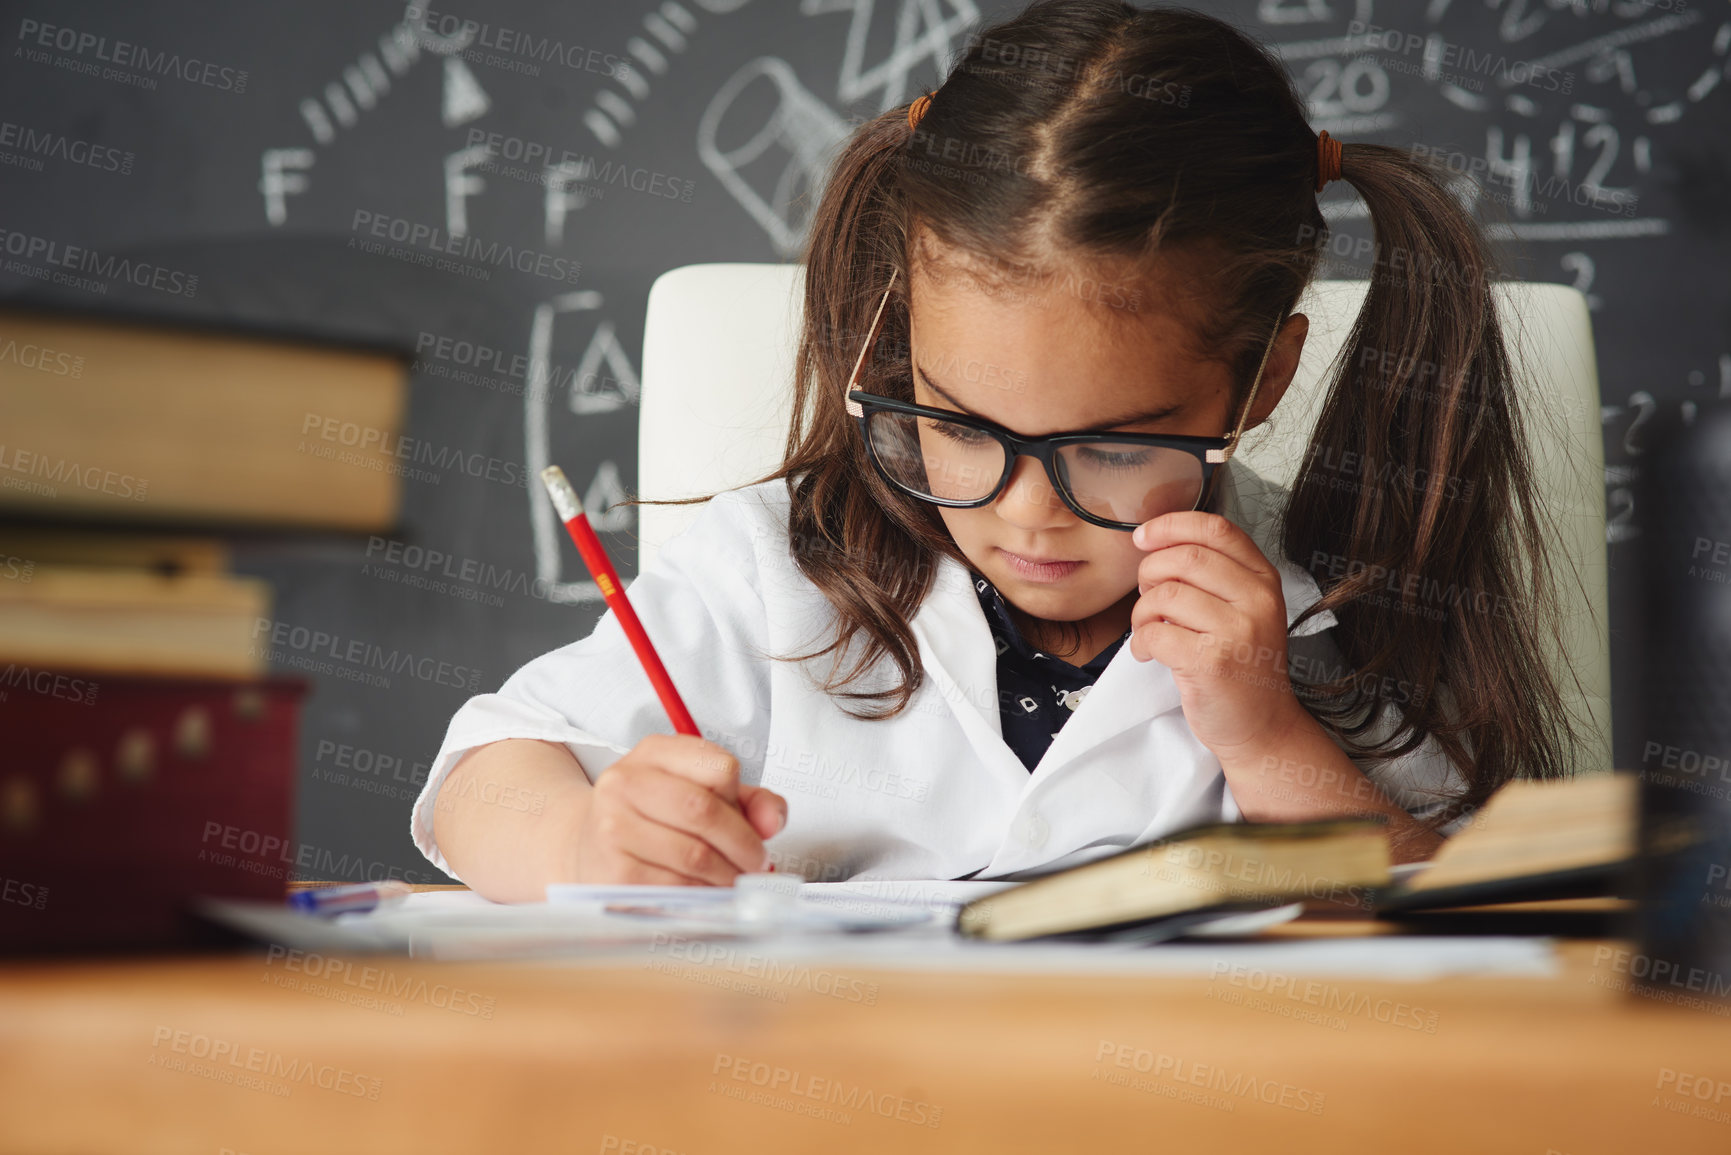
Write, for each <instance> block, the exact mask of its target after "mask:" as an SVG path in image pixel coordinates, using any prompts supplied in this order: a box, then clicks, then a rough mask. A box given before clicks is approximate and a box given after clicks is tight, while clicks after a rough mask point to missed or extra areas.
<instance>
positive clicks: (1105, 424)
mask: <svg viewBox="0 0 1731 1155" xmlns="http://www.w3.org/2000/svg"><path fill="white" fill-rule="evenodd" d="M914 372H916V373H918V374H919V375H920V379H921V380H923V381H924V382H925V383H926V387H927V388H928V389H930V390H931V391H932V392H933V393H936V394H937V395H938V396H939V397H942V398H943V399H944V400H945V401H948V402H949V403H950V404H951V405H954V406H955V407H956V408H957V409H959V410H961V411H962V412H963V413H966V414H967V415H968V416H969V417H978V418H980V419H981V420H982V421H984V420H989V418H987V417H986V415H985V414H983V413H976V412H975V411H974V410H972V409H969V408H968V407H967V406H966V405H963V404H962V403H961V402H960V401H957V400H956V398H955V396H954V395H953V394H951V393H950V391H949V390H948V389H945V388H944V387H943V386H942V385H939V384H938V383H937V382H936V381H935V380H933V379H932V375H931V374H930V373H928V372H926V370H925V368H924V366H922V365H920V364H919V363H918V362H917V361H916V362H914ZM1183 408H1184V405H1183V403H1182V402H1180V403H1178V404H1176V405H1162V406H1161V407H1160V408H1158V409H1148V410H1144V411H1143V412H1141V413H1132V414H1130V415H1129V416H1127V417H1120V418H1118V419H1117V420H1116V421H1102V422H1100V423H1099V424H1097V425H1090V426H1088V428H1090V429H1115V428H1117V427H1118V426H1120V425H1140V424H1142V423H1143V422H1144V421H1164V420H1166V419H1167V418H1168V417H1172V416H1174V415H1176V414H1177V413H1178V411H1179V410H1180V409H1183Z"/></svg>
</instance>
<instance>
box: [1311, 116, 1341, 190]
mask: <svg viewBox="0 0 1731 1155" xmlns="http://www.w3.org/2000/svg"><path fill="white" fill-rule="evenodd" d="M1339 179H1340V142H1339V141H1338V140H1335V139H1334V138H1333V137H1331V136H1329V135H1328V130H1327V129H1326V128H1325V129H1323V130H1322V131H1321V132H1319V133H1317V134H1316V191H1317V192H1321V191H1322V186H1323V185H1325V184H1327V183H1328V182H1329V181H1331V180H1339Z"/></svg>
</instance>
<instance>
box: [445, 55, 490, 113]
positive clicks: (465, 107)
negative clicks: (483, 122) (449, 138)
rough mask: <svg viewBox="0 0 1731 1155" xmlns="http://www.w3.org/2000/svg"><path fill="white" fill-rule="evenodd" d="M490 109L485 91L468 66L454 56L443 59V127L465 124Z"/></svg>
mask: <svg viewBox="0 0 1731 1155" xmlns="http://www.w3.org/2000/svg"><path fill="white" fill-rule="evenodd" d="M492 107H493V102H492V101H491V100H489V99H487V90H486V89H484V88H482V87H481V82H480V81H479V80H476V79H475V74H474V73H473V72H470V71H469V66H468V65H467V64H464V63H463V62H462V61H461V60H459V59H458V58H457V57H455V56H447V57H445V108H444V120H445V127H446V128H455V127H456V126H457V125H459V124H467V123H469V121H471V120H474V119H475V118H476V117H477V116H485V115H486V113H487V110H488V109H489V108H492Z"/></svg>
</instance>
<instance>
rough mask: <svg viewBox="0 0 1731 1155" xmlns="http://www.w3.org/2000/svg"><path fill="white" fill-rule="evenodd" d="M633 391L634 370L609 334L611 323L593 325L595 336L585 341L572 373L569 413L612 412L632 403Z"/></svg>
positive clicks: (635, 400) (636, 387) (634, 392)
mask: <svg viewBox="0 0 1731 1155" xmlns="http://www.w3.org/2000/svg"><path fill="white" fill-rule="evenodd" d="M603 365H605V367H606V371H605V372H603V371H602V367H603ZM637 390H638V384H637V371H636V370H635V369H633V368H632V367H631V358H630V357H628V356H627V355H626V353H625V348H624V346H622V345H620V343H619V337H618V336H617V335H616V334H615V333H614V331H613V322H612V321H602V322H601V323H600V324H599V325H596V326H595V335H594V336H593V337H591V338H589V347H588V348H587V349H585V350H583V359H582V360H581V361H579V362H577V372H576V373H574V374H572V377H571V392H570V394H569V397H568V401H569V404H570V406H571V412H573V413H579V414H589V413H612V412H613V411H614V410H616V409H619V408H621V407H623V406H626V405H634V404H636V403H637Z"/></svg>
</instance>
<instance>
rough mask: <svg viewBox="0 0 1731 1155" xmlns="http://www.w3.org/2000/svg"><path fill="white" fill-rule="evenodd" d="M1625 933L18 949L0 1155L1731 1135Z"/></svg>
mask: <svg viewBox="0 0 1731 1155" xmlns="http://www.w3.org/2000/svg"><path fill="white" fill-rule="evenodd" d="M1315 929H1316V930H1322V929H1323V928H1320V927H1318V928H1315ZM1339 930H1340V928H1335V931H1334V933H1338V932H1339ZM1618 949H1622V946H1621V944H1615V943H1568V944H1564V945H1563V946H1562V947H1561V953H1562V957H1563V960H1564V973H1563V974H1562V975H1561V976H1560V977H1558V978H1554V979H1512V978H1495V979H1490V978H1484V979H1470V978H1457V979H1448V980H1443V981H1437V982H1431V983H1422V984H1404V983H1402V984H1397V983H1367V982H1361V981H1357V980H1339V979H1329V980H1315V981H1316V983H1317V986H1316V987H1315V988H1305V987H1300V988H1298V990H1297V991H1296V992H1292V991H1283V992H1281V993H1279V994H1276V995H1274V996H1272V997H1270V996H1269V994H1268V992H1267V991H1266V990H1264V991H1261V992H1260V993H1259V992H1258V990H1257V989H1256V988H1258V987H1263V986H1266V985H1267V984H1268V983H1269V981H1270V980H1271V979H1272V978H1273V977H1274V976H1268V975H1261V976H1256V975H1242V976H1238V977H1237V978H1236V979H1235V978H1234V976H1231V975H1223V976H1219V977H1217V978H1214V979H1210V978H1205V977H1198V978H1147V977H1137V978H1124V977H1110V978H1100V977H1056V978H1053V977H1005V976H997V977H980V976H960V975H949V974H907V973H902V972H881V973H867V972H859V973H852V972H850V973H844V974H840V975H834V974H820V973H817V972H815V971H814V972H812V973H808V974H807V975H805V976H804V977H803V978H802V977H801V976H800V975H798V974H797V973H796V974H783V975H779V976H777V975H762V974H755V975H754V974H751V973H749V972H750V970H751V966H750V965H749V964H736V966H735V967H734V969H732V970H729V969H728V968H726V967H723V966H716V965H707V966H706V965H698V964H695V963H690V962H686V961H682V960H679V959H674V958H669V957H666V956H664V955H659V956H656V957H655V958H654V959H653V961H651V962H650V963H649V964H648V965H644V964H641V963H639V964H636V965H632V966H618V967H610V968H594V967H587V966H586V967H562V966H558V965H550V964H524V963H515V964H489V965H470V964H462V965H455V964H444V965H441V964H433V963H425V962H411V961H408V960H405V959H399V958H378V957H373V958H365V959H363V958H354V959H340V960H334V961H333V962H328V963H327V962H325V961H323V960H317V961H315V960H310V959H309V960H301V961H300V962H299V964H298V965H291V964H290V960H287V959H284V958H280V957H279V958H275V959H272V958H270V957H268V956H267V955H265V954H263V953H260V954H256V955H247V956H232V957H229V956H223V957H205V958H196V959H168V960H154V961H130V962H110V963H98V962H84V963H68V964H54V965H45V964H30V965H20V964H11V965H7V966H4V967H0V1149H3V1150H5V1151H8V1152H10V1151H31V1152H92V1151H100V1152H122V1151H126V1152H130V1151H138V1152H164V1153H169V1152H172V1153H174V1155H185V1153H188V1152H210V1153H212V1155H220V1153H221V1152H223V1151H231V1152H237V1153H245V1155H274V1153H294V1155H300V1153H319V1155H324V1153H329V1152H342V1151H367V1152H383V1151H413V1152H446V1151H450V1152H481V1151H487V1152H492V1151H508V1152H541V1151H547V1152H555V1151H556V1152H619V1153H621V1155H659V1153H663V1152H677V1153H679V1155H721V1153H725V1152H750V1153H752V1155H763V1153H764V1152H776V1151H801V1152H805V1151H810V1152H882V1151H886V1150H887V1151H896V1152H900V1153H906V1155H913V1153H917V1152H934V1153H935V1152H943V1153H945V1155H949V1153H954V1152H991V1153H993V1155H1003V1153H1006V1152H1024V1151H1026V1152H1054V1151H1086V1152H1099V1153H1116V1152H1126V1151H1143V1150H1151V1149H1155V1148H1156V1147H1158V1148H1161V1149H1170V1150H1174V1151H1181V1152H1212V1151H1227V1150H1232V1151H1268V1152H1329V1153H1331V1155H1335V1153H1339V1152H1356V1151H1372V1150H1375V1151H1397V1152H1401V1153H1402V1155H1409V1153H1414V1152H1431V1151H1436V1152H1451V1153H1455V1152H1480V1151H1510V1152H1525V1153H1528V1155H1546V1152H1561V1153H1565V1155H1610V1153H1624V1152H1643V1153H1645V1152H1664V1153H1674V1152H1697V1151H1698V1152H1718V1153H1723V1152H1727V1151H1731V1016H1726V1015H1724V1014H1716V1013H1712V1012H1708V1011H1703V1010H1686V1009H1682V1008H1679V1007H1675V1006H1664V1005H1657V1004H1654V1003H1651V1002H1647V1001H1645V1000H1632V999H1630V998H1629V997H1628V996H1626V995H1624V994H1621V993H1619V992H1617V991H1614V990H1612V989H1609V988H1608V987H1607V986H1605V985H1603V984H1605V983H1607V982H1612V981H1620V980H1622V979H1623V977H1624V976H1623V975H1621V974H1619V973H1618V972H1617V970H1616V969H1615V966H1614V961H1615V960H1614V958H1613V957H1612V956H1611V954H1610V952H1611V951H1613V950H1618ZM368 966H372V967H377V968H379V972H378V973H377V974H369V973H368V972H365V971H363V969H362V968H364V967H368ZM327 967H350V968H351V969H348V970H337V971H332V972H331V973H330V974H329V976H328V977H321V976H323V972H324V971H325V969H326V968H327ZM309 970H313V971H317V972H319V974H312V973H308V972H309ZM1296 981H1297V982H1298V983H1301V984H1302V983H1303V982H1305V981H1306V980H1304V979H1298V980H1296ZM722 984H733V985H734V986H735V987H737V988H738V989H729V988H728V987H727V986H725V985H722ZM1258 999H1260V1000H1261V1001H1260V1002H1257V1001H1256V1000H1258ZM343 1000H348V1001H343ZM366 1000H373V1001H372V1002H367V1001H366ZM1331 1007H1332V1009H1330V1008H1331ZM249 1065H250V1067H251V1069H250V1070H249ZM1668 1072H1669V1074H1668ZM735 1076H738V1077H735ZM1703 1077H1705V1078H1706V1079H1707V1080H1708V1083H1707V1086H1708V1094H1707V1097H1706V1098H1705V1099H1701V1098H1697V1097H1696V1096H1697V1095H1699V1094H1700V1093H1701V1092H1700V1089H1701V1086H1702V1084H1701V1083H1700V1082H1699V1080H1700V1079H1701V1078H1703ZM249 1080H250V1083H249ZM754 1080H756V1081H758V1082H761V1083H763V1084H766V1085H762V1086H760V1085H755V1083H754ZM1716 1081H1719V1082H1716ZM1662 1083H1663V1084H1664V1085H1663V1086H1661V1084H1662ZM1721 1091H1723V1092H1724V1094H1723V1096H1722V1097H1718V1098H1717V1102H1715V1097H1716V1096H1719V1094H1720V1092H1721ZM375 1094H376V1098H374V1097H373V1096H374V1095H375ZM754 1096H755V1097H756V1098H755V1100H754ZM764 1099H767V1100H768V1101H763V1100H764ZM1697 1107H1699V1108H1701V1109H1704V1110H1711V1111H1717V1112H1719V1114H1718V1115H1717V1116H1707V1117H1700V1116H1691V1115H1690V1114H1689V1113H1688V1112H1690V1111H1691V1110H1692V1109H1695V1108H1697ZM801 1112H807V1113H801ZM809 1112H817V1113H819V1114H816V1115H813V1114H810V1113H809ZM826 1112H827V1117H826V1115H825V1114H823V1113H826ZM922 1121H923V1122H922Z"/></svg>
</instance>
